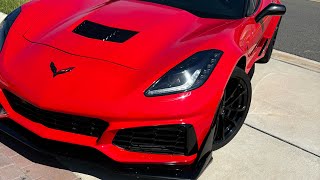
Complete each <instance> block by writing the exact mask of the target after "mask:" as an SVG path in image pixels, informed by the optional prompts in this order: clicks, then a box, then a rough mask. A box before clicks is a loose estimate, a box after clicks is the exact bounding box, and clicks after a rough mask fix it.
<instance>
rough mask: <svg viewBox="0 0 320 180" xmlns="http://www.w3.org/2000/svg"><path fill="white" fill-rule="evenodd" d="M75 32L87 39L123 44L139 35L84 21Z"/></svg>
mask: <svg viewBox="0 0 320 180" xmlns="http://www.w3.org/2000/svg"><path fill="white" fill-rule="evenodd" d="M73 32H74V33H76V34H79V35H81V36H84V37H87V38H92V39H99V40H103V41H111V42H117V43H123V42H125V41H127V40H128V39H130V38H132V37H133V36H134V35H136V34H137V33H138V32H135V31H129V30H123V29H117V28H112V27H107V26H104V25H101V24H97V23H94V22H91V21H84V22H83V23H81V24H80V25H79V26H78V27H77V28H76V29H75V30H73Z"/></svg>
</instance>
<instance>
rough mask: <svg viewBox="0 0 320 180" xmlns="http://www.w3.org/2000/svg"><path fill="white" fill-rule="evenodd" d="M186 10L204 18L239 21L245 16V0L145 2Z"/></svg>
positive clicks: (166, 0) (168, 0)
mask: <svg viewBox="0 0 320 180" xmlns="http://www.w3.org/2000/svg"><path fill="white" fill-rule="evenodd" d="M144 1H148V2H154V3H158V4H164V5H168V6H172V7H176V8H179V9H183V10H186V11H188V12H190V13H192V14H194V15H196V16H199V17H204V18H224V19H238V18H242V17H243V14H244V7H245V0H144Z"/></svg>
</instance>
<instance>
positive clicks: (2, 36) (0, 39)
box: [0, 7, 21, 51]
mask: <svg viewBox="0 0 320 180" xmlns="http://www.w3.org/2000/svg"><path fill="white" fill-rule="evenodd" d="M20 12H21V7H19V8H17V9H15V10H14V11H12V13H10V14H9V15H8V16H7V17H6V18H5V19H4V20H3V21H2V22H1V23H0V51H1V50H2V47H3V44H4V41H5V40H6V37H7V35H8V33H9V30H10V28H11V26H12V24H13V23H14V21H15V20H16V19H17V17H18V16H19V14H20Z"/></svg>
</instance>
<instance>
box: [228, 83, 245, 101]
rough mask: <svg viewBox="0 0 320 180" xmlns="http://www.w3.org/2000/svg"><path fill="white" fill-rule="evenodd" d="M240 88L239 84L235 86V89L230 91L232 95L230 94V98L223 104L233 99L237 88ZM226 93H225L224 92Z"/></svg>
mask: <svg viewBox="0 0 320 180" xmlns="http://www.w3.org/2000/svg"><path fill="white" fill-rule="evenodd" d="M239 87H241V86H240V84H238V85H237V87H236V88H234V90H233V91H232V93H231V94H230V96H229V97H228V99H227V100H225V103H228V102H229V101H230V100H231V99H232V98H233V97H234V94H235V93H236V92H237V90H238V88H239ZM225 93H226V92H225Z"/></svg>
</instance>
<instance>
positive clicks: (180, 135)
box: [112, 125, 197, 156]
mask: <svg viewBox="0 0 320 180" xmlns="http://www.w3.org/2000/svg"><path fill="white" fill-rule="evenodd" d="M112 143H113V144H114V145H116V146H118V147H121V148H123V149H125V150H128V151H133V152H142V153H155V154H182V155H186V156H188V155H192V154H195V153H196V152H197V138H196V135H195V131H194V129H193V126H191V125H165V126H154V127H141V128H132V129H121V130H119V131H118V132H117V134H116V136H115V138H114V139H113V141H112Z"/></svg>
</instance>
